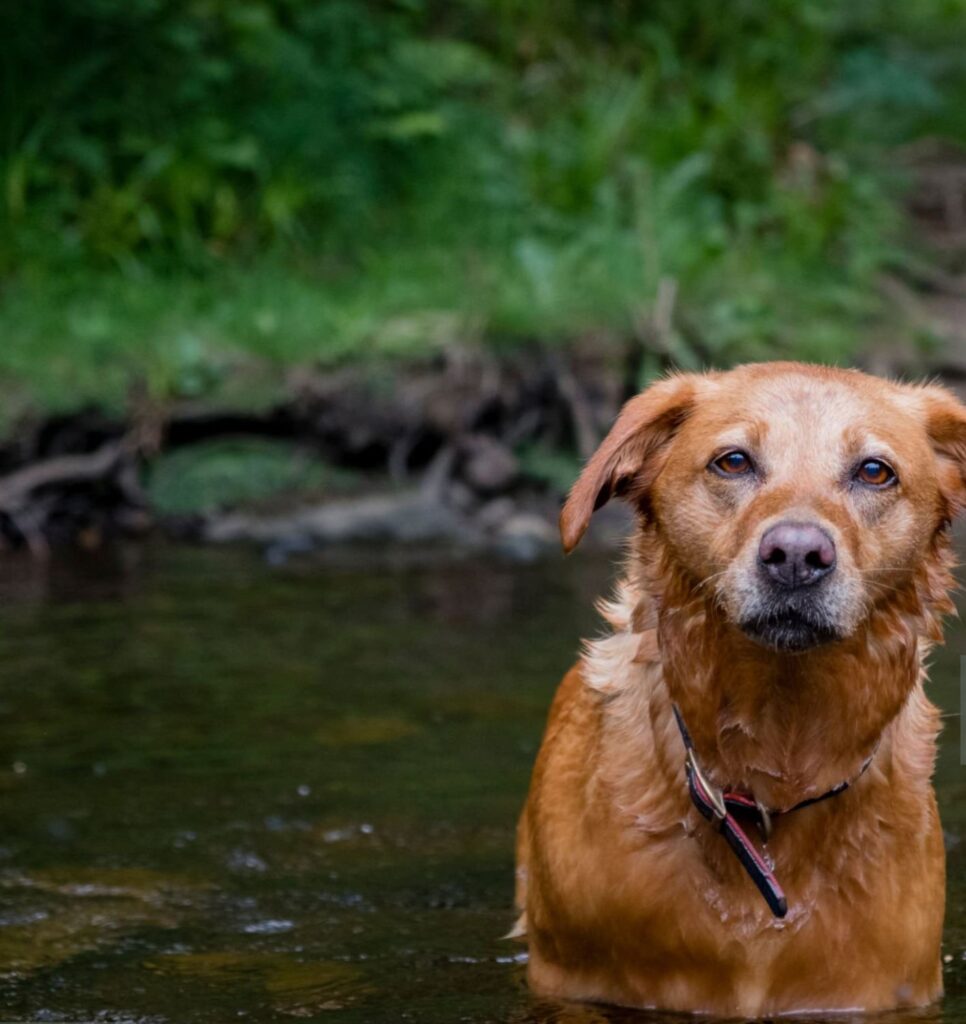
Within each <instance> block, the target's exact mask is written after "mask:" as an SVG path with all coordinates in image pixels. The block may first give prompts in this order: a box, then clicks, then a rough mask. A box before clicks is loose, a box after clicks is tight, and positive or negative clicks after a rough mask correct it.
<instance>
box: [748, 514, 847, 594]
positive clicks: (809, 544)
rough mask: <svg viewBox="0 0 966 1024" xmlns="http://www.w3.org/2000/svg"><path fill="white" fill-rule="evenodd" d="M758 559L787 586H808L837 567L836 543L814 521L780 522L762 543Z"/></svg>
mask: <svg viewBox="0 0 966 1024" xmlns="http://www.w3.org/2000/svg"><path fill="white" fill-rule="evenodd" d="M758 561H759V563H760V565H761V567H762V569H764V571H765V572H766V573H767V574H768V576H770V577H771V579H773V580H774V581H775V582H776V583H778V584H779V585H780V586H783V587H807V586H808V585H809V584H811V583H816V582H817V581H818V580H820V579H821V578H822V577H823V576H826V575H828V573H830V572H831V571H832V570H833V569H834V568H835V543H834V541H833V540H832V538H831V537H830V536H829V535H828V534H827V533H826V532H825V531H824V530H823V529H822V528H821V527H819V526H816V525H815V524H814V523H776V524H775V525H774V526H773V527H771V529H770V530H766V531H765V535H764V536H763V537H762V538H761V543H760V544H759V545H758Z"/></svg>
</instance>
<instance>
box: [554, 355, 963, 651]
mask: <svg viewBox="0 0 966 1024" xmlns="http://www.w3.org/2000/svg"><path fill="white" fill-rule="evenodd" d="M964 456H966V410H964V409H963V407H962V406H961V405H960V404H959V402H958V401H957V400H956V399H955V398H953V396H952V395H950V394H949V393H948V392H946V391H944V390H942V389H941V388H935V387H912V386H903V385H898V384H893V383H890V382H887V381H883V380H879V379H877V378H873V377H869V376H866V375H864V374H861V373H858V372H856V371H846V370H833V369H828V368H824V367H812V366H806V365H802V364H792V363H772V364H768V363H764V364H758V365H749V366H745V367H740V368H738V369H736V370H733V371H731V372H728V373H716V374H706V375H682V376H679V377H674V378H670V379H669V380H666V381H662V382H661V383H659V384H657V385H654V386H653V387H652V388H650V389H648V391H646V392H644V394H642V395H640V396H638V398H636V399H633V400H632V401H631V402H630V403H628V405H627V406H626V407H625V410H624V412H623V413H622V414H621V416H620V418H619V419H618V421H617V423H616V424H615V426H614V429H613V430H612V431H611V434H610V435H608V437H607V439H606V440H605V441H604V443H603V444H602V445H601V448H600V449H599V450H598V452H597V453H596V454H595V455H594V457H593V459H591V461H590V463H588V466H587V468H586V469H585V471H584V473H583V474H582V476H581V478H580V480H579V481H578V482H577V484H576V485H575V487H574V489H573V491H572V492H571V495H570V498H569V499H568V502H567V504H566V505H565V507H564V511H563V514H562V516H561V529H562V533H563V537H564V545H565V547H567V548H568V550H569V548H571V547H573V546H574V544H576V542H577V540H579V537H580V535H581V534H582V533H583V530H584V528H585V527H586V523H587V520H588V519H589V516H590V513H591V511H592V510H593V508H594V507H599V506H600V505H601V504H602V503H603V502H604V501H606V500H607V498H608V497H610V496H611V494H619V495H623V496H625V497H627V498H629V499H630V500H631V501H632V502H633V503H634V504H635V505H636V507H637V508H638V509H639V511H640V512H641V514H642V516H643V517H644V519H645V522H646V524H647V527H648V529H652V530H653V531H655V534H656V536H657V538H658V540H659V543H660V544H661V545H662V546H663V548H664V550H665V552H666V555H667V557H668V558H670V559H671V560H672V561H673V563H674V565H675V567H676V568H677V569H678V570H679V571H681V572H683V573H684V574H685V575H686V577H687V578H688V579H689V580H690V581H691V582H692V583H693V586H694V587H696V588H702V589H705V590H706V591H707V593H708V594H709V595H710V596H712V597H713V599H714V602H715V604H716V605H717V607H718V608H719V609H720V611H721V613H722V614H723V615H724V617H725V618H726V619H727V620H728V621H729V622H730V623H731V624H732V625H734V626H735V627H737V628H739V629H740V630H742V631H743V632H744V633H745V634H747V635H748V636H749V637H751V638H752V639H753V640H755V641H757V642H758V643H760V644H762V645H764V646H766V647H769V648H773V649H776V650H781V651H801V650H805V649H808V648H810V647H814V646H816V645H818V644H822V643H827V642H834V641H836V640H839V639H843V638H845V637H847V636H849V635H851V634H852V633H854V632H855V630H856V629H857V628H858V627H859V625H860V624H861V623H862V622H863V621H864V620H865V619H866V618H867V617H868V615H869V614H870V612H871V611H872V609H873V608H874V607H875V606H876V604H877V603H878V602H880V601H883V600H888V599H889V596H890V595H891V594H894V593H896V592H897V590H899V589H901V588H902V586H903V584H904V583H909V582H910V579H911V574H912V573H913V572H914V571H915V570H916V569H917V568H918V567H919V566H920V565H921V564H922V561H923V558H924V557H925V555H926V553H927V551H928V549H929V547H930V545H931V544H932V543H933V541H934V538H935V535H936V533H937V531H938V530H940V529H942V527H943V526H944V525H945V524H946V523H948V521H949V520H950V518H951V517H952V515H953V514H955V512H956V511H958V508H959V506H960V505H961V504H962V503H963V499H964V485H963V467H964Z"/></svg>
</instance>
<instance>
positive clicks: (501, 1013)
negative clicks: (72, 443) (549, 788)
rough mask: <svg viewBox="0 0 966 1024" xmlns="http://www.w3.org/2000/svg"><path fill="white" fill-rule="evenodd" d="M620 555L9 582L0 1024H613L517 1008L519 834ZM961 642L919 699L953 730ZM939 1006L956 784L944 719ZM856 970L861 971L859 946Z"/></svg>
mask: <svg viewBox="0 0 966 1024" xmlns="http://www.w3.org/2000/svg"><path fill="white" fill-rule="evenodd" d="M609 575H610V566H609V565H608V563H607V561H606V560H604V559H603V558H600V557H596V558H588V557H584V558H581V557H578V556H575V557H574V558H572V559H569V560H566V561H563V560H557V559H554V560H551V561H550V562H549V563H547V564H544V565H538V566H528V567H520V566H511V565H502V564H499V563H489V564H480V563H475V562H453V561H444V562H438V563H436V564H423V565H422V566H413V565H410V566H406V565H404V564H401V565H396V566H395V567H387V566H385V565H382V566H380V567H378V568H374V567H373V566H372V564H370V565H369V566H368V567H366V566H365V565H359V564H353V563H352V562H351V561H344V562H342V563H341V564H340V563H336V562H333V561H329V562H327V563H322V562H319V561H311V560H304V561H300V562H293V563H289V564H288V565H286V566H282V567H276V568H270V567H267V566H266V565H265V564H264V563H263V562H262V560H261V559H260V558H259V557H258V556H257V555H255V554H254V553H248V552H237V551H234V552H228V551H214V550H198V549H190V548H166V547H142V548H136V549H129V550H121V551H116V552H113V553H112V554H111V555H110V556H109V557H107V558H105V557H104V556H101V557H99V558H98V559H94V560H90V561H86V560H80V561H75V562H73V563H65V562H58V563H55V564H53V565H51V566H49V567H47V568H37V567H36V566H31V565H30V564H29V563H28V562H26V561H25V562H13V563H7V564H6V565H5V568H4V570H3V573H2V579H0V1019H11V1020H43V1021H60V1020H65V1021H82V1020H85V1021H86V1020H98V1021H115V1020H116V1021H135V1020H137V1021H151V1022H159V1024H160V1022H167V1021H171V1022H186V1024H191V1022H212V1024H214V1022H223V1021H228V1020H238V1019H247V1020H249V1021H253V1022H263V1021H265V1022H268V1021H287V1020H292V1019H315V1020H321V1021H328V1020H332V1021H336V1020H337V1021H340V1022H341V1021H346V1022H355V1021H358V1022H366V1024H381V1022H397V1021H419V1022H427V1024H435V1022H439V1024H444V1022H445V1024H452V1022H459V1021H468V1022H474V1024H482V1022H490V1021H492V1022H512V1024H534V1022H547V1024H549V1022H564V1021H566V1022H574V1024H576V1022H580V1024H590V1022H604V1021H610V1022H618V1021H620V1022H625V1021H631V1020H634V1021H640V1022H644V1021H652V1022H653V1021H655V1020H656V1018H657V1015H653V1014H651V1015H647V1014H632V1013H629V1012H626V1011H606V1010H602V1009H596V1008H590V1007H567V1006H559V1005H550V1004H546V1003H541V1002H538V1001H536V1000H534V999H532V998H531V997H530V996H529V995H528V994H527V991H526V988H525V984H524V978H523V973H524V970H525V968H524V965H523V964H522V963H520V962H519V954H520V947H519V946H517V945H514V944H512V943H508V942H504V941H501V940H500V939H499V936H500V935H501V934H503V933H504V932H505V931H506V930H507V928H508V927H509V926H510V924H511V922H512V915H511V913H510V902H511V895H512V860H513V854H512V847H513V829H514V823H515V818H516V815H517V812H518V810H519V807H520V803H521V801H522V798H523V795H524V793H525V790H526V785H527V780H528V776H529V771H530V766H531V763H532V760H533V757H534V754H535V751H536V746H537V743H538V741H539V737H540V733H541V730H542V726H543V720H544V716H545V713H546V709H547V705H548V702H549V699H550V697H551V694H552V692H553V689H554V686H555V685H556V682H557V680H558V679H559V677H560V675H561V674H562V672H563V671H564V670H565V669H566V668H567V666H568V665H569V664H570V662H571V661H572V658H573V656H574V653H575V650H576V647H577V641H578V638H579V637H580V636H584V635H588V634H590V633H593V632H594V631H596V629H597V620H596V617H595V615H594V613H593V611H592V602H593V598H594V597H595V596H596V595H597V594H599V593H601V592H602V591H603V590H604V589H605V588H606V581H607V579H608V578H609ZM960 651H964V652H966V635H964V634H963V632H962V631H961V630H960V631H956V630H952V631H951V635H950V641H949V644H948V646H947V648H946V649H945V650H944V651H943V652H942V653H941V654H940V655H939V656H938V657H937V658H936V661H935V666H934V671H933V677H934V685H933V688H932V692H933V695H934V697H935V698H936V699H937V700H938V701H939V702H940V703H941V704H942V705H943V707H944V708H946V709H947V710H948V711H950V712H955V711H958V707H957V704H958V655H959V653H960ZM947 726H948V728H947V731H946V735H945V738H944V744H943V751H942V758H941V761H940V766H939V775H938V780H939V792H940V799H941V804H942V811H943V815H944V822H945V826H946V829H947V831H948V833H949V835H950V846H951V849H950V854H949V870H950V896H949V908H948V926H947V939H946V947H945V952H946V954H947V956H949V957H951V958H952V959H951V962H950V963H949V964H948V965H947V968H946V983H947V989H948V996H947V999H946V1001H945V1003H944V1005H943V1007H942V1009H940V1010H930V1011H927V1012H926V1013H924V1014H916V1015H907V1017H915V1018H916V1019H917V1020H918V1019H922V1018H923V1017H926V1018H928V1019H929V1020H931V1021H932V1020H936V1021H939V1020H942V1021H947V1022H964V1021H966V959H964V957H966V924H964V915H963V910H964V902H966V841H964V842H962V843H958V842H957V838H958V837H963V838H964V839H966V800H964V799H963V798H964V796H966V769H964V768H961V767H960V765H959V751H958V740H959V720H958V719H957V718H950V719H949V720H948V721H947ZM856 955H857V956H861V950H857V951H856Z"/></svg>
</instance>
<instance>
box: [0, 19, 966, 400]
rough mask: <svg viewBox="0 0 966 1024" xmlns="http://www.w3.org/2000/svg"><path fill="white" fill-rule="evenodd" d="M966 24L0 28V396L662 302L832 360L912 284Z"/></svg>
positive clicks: (160, 378) (170, 378)
mask: <svg viewBox="0 0 966 1024" xmlns="http://www.w3.org/2000/svg"><path fill="white" fill-rule="evenodd" d="M964 29H966V2H964V0H920V2H918V3H916V4H914V5H909V4H906V5H901V4H898V3H895V2H894V0H857V2H856V3H853V4H847V5H843V4H837V3H832V2H831V0H815V2H808V3H801V2H794V0H774V2H772V3H768V4H765V3H761V2H759V0H734V2H733V3H730V4H724V5H717V6H715V5H712V4H706V3H699V2H698V0H648V2H646V3H645V2H644V0H630V2H626V0H624V2H621V3H616V2H610V0H607V2H604V3H596V4H578V3H576V2H574V0H555V2H553V3H551V2H550V0H499V2H497V0H455V2H450V3H446V4H443V3H441V2H439V0H377V2H373V3H360V2H358V0H324V2H320V0H241V2H230V0H36V2H34V3H30V4H7V5H0V33H2V37H3V39H4V48H3V51H4V57H3V60H4V67H3V80H4V88H3V89H2V90H0V281H2V282H3V285H2V286H3V289H4V290H3V295H4V298H5V302H4V308H3V309H2V310H0V331H2V332H3V337H4V344H3V346H2V350H0V373H4V374H7V375H9V376H12V377H13V378H15V379H23V380H28V382H29V383H30V386H31V387H32V388H33V389H34V390H35V391H41V392H42V391H45V389H47V388H48V387H56V386H58V385H56V379H57V376H58V375H57V373H52V372H50V371H49V370H48V369H47V368H46V367H45V368H41V369H38V368H37V367H36V365H34V364H35V363H36V362H37V361H38V360H40V359H44V360H47V359H49V360H52V365H53V366H54V367H56V366H58V365H61V363H63V364H75V368H76V366H81V367H84V368H86V369H83V370H82V371H81V373H80V386H81V390H85V389H86V385H84V384H83V378H84V374H85V373H89V374H90V377H91V387H92V389H93V391H95V392H99V393H100V394H101V395H110V396H115V397H116V396H118V395H121V394H123V391H124V389H125V387H126V386H127V382H128V381H129V379H130V378H131V376H141V377H143V378H146V379H147V380H148V381H149V384H150V386H151V388H152V390H153V391H154V392H156V393H159V394H183V393H192V392H193V393H203V392H210V391H211V390H212V389H217V388H218V387H219V386H220V382H221V381H222V380H223V378H224V377H225V376H226V375H230V374H231V373H233V372H234V368H235V367H236V365H237V364H239V363H242V364H244V363H245V362H246V360H247V359H248V356H249V355H250V354H254V355H255V356H257V357H258V358H260V359H263V360H267V361H268V363H269V364H271V365H272V366H284V365H288V364H289V363H291V362H295V361H302V360H310V361H334V360H337V359H340V358H352V357H356V356H358V354H359V353H360V352H365V353H373V352H390V353H406V352H412V351H425V350H427V349H431V348H432V347H434V346H435V345H438V344H440V343H443V342H445V341H449V340H452V339H453V338H454V337H456V336H458V335H459V334H460V333H461V332H462V333H465V332H467V331H473V332H475V333H477V334H479V333H480V332H483V334H484V335H485V336H486V337H487V338H489V339H492V340H494V341H499V340H501V339H526V338H532V337H534V336H539V337H542V338H551V337H552V338H560V339H561V340H566V339H567V338H571V337H574V336H577V335H580V334H583V333H586V332H590V331H595V330H601V329H605V330H614V331H618V332H623V333H625V334H628V335H631V334H633V333H635V332H637V331H638V330H639V328H640V326H641V324H642V323H643V322H645V321H646V319H647V317H648V316H649V315H650V314H651V311H652V308H653V305H654V302H655V297H656V295H657V293H658V290H659V287H660V286H661V282H662V281H668V280H672V281H673V282H674V283H675V286H676V294H677V308H676V314H677V315H676V317H675V323H676V328H675V329H676V332H677V333H676V334H675V336H674V337H673V338H670V339H668V341H669V343H670V344H671V346H672V348H673V350H674V351H675V353H676V356H677V358H679V359H680V360H681V361H684V362H691V363H700V362H702V361H705V360H707V359H709V358H713V359H715V360H716V361H727V360H730V359H734V358H739V357H747V356H749V355H759V354H766V353H769V354H770V353H775V352H786V353H793V354H799V355H805V356H812V357H819V358H833V359H834V358H841V357H843V356H844V355H845V354H846V353H847V351H848V348H849V346H850V344H851V343H852V341H853V340H854V338H855V336H856V332H857V330H858V329H859V328H860V327H861V326H862V325H864V324H866V323H868V322H869V321H870V319H872V318H874V317H875V316H876V315H877V314H879V313H881V310H879V309H878V307H877V305H876V302H875V301H874V300H872V299H871V296H872V295H873V293H874V287H873V285H874V281H875V278H876V275H877V274H878V273H879V272H880V271H881V269H882V268H883V267H884V266H886V265H888V264H889V263H894V262H895V261H896V260H897V259H900V258H901V254H900V251H899V246H898V241H899V218H898V214H897V204H896V197H897V195H898V194H899V190H900V189H901V186H902V182H901V179H900V176H899V175H897V174H896V173H895V171H894V170H893V168H894V167H895V166H896V161H895V160H894V159H892V157H891V156H890V154H891V153H892V151H893V149H894V147H896V146H897V145H899V144H902V143H905V142H908V141H911V140H913V139H915V138H917V137H919V136H921V135H922V134H924V133H931V132H932V133H939V134H944V135H946V136H948V137H950V138H952V139H954V140H957V139H958V141H960V142H966V127H964V123H963V121H962V118H961V116H960V114H959V112H960V111H961V109H962V102H963V100H964V99H966V65H964V63H963V62H962V60H961V59H960V56H959V49H960V40H961V37H962V33H963V31H964ZM229 307H231V308H229ZM65 373H66V371H65ZM51 397H52V396H51ZM65 400H66V399H65Z"/></svg>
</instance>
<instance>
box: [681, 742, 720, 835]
mask: <svg viewBox="0 0 966 1024" xmlns="http://www.w3.org/2000/svg"><path fill="white" fill-rule="evenodd" d="M684 763H685V766H686V768H687V770H688V772H690V774H691V775H692V776H693V777H694V778H695V779H696V780H697V782H698V784H699V786H700V787H701V789H702V790H703V791H704V794H705V795H706V796H707V798H708V803H709V804H710V805H711V810H712V811H713V812H714V816H715V818H716V819H717V821H718V824H719V825H720V824H721V822H722V821H724V820H725V818H726V817H727V816H728V807H727V805H726V804H725V798H724V793H723V792H722V791H721V790H720V789H718V787H717V786H712V785H711V783H710V782H709V781H708V779H707V777H706V776H705V774H704V772H703V771H701V766H700V765H699V764H698V759H697V757H695V754H694V748H693V747H688V748H687V754H686V755H685V759H684Z"/></svg>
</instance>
